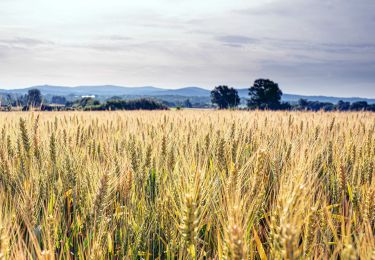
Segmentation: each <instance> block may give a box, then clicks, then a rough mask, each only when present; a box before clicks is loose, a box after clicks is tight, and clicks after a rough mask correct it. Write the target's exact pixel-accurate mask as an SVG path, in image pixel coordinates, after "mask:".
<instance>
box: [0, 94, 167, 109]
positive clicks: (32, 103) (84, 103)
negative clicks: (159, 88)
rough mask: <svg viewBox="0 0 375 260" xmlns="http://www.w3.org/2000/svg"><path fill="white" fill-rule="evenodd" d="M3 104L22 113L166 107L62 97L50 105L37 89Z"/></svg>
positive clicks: (135, 101)
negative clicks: (31, 111) (17, 108)
mask: <svg viewBox="0 0 375 260" xmlns="http://www.w3.org/2000/svg"><path fill="white" fill-rule="evenodd" d="M4 100H5V103H6V104H2V107H3V108H5V110H8V111H10V110H12V107H19V108H22V111H28V110H31V109H37V110H42V111H55V110H57V111H63V110H93V111H100V110H139V109H142V110H165V109H168V106H166V105H165V104H163V103H161V102H159V101H157V100H154V99H150V98H137V99H129V100H123V99H117V98H113V99H109V100H107V101H105V102H103V103H101V102H100V101H99V100H96V99H94V98H92V97H82V98H80V99H76V100H74V101H67V100H66V98H65V97H63V96H53V97H52V99H51V101H52V104H49V103H48V102H46V101H45V100H44V98H43V95H42V93H41V92H40V90H39V89H30V90H29V91H28V93H27V94H25V95H21V96H17V97H16V98H14V97H12V96H11V95H6V96H5V99H4Z"/></svg>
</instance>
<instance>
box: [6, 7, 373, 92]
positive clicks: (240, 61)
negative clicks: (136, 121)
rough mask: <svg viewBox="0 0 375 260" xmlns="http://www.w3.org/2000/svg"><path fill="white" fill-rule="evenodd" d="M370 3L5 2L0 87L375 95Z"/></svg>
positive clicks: (371, 9) (371, 10) (371, 8)
mask: <svg viewBox="0 0 375 260" xmlns="http://www.w3.org/2000/svg"><path fill="white" fill-rule="evenodd" d="M374 28H375V1H374V0H304V1H303V0H257V1H255V0H252V1H250V0H230V1H229V0H226V1H221V0H153V1H151V0H137V1H129V0H106V1H104V0H102V1H99V0H65V1H61V0H60V1H56V0H0V88H15V87H25V86H32V85H38V84H51V85H69V86H76V85H92V84H95V85H99V84H117V85H122V86H144V85H153V86H158V87H167V88H177V87H184V86H201V87H205V88H213V87H214V86H215V85H218V84H228V85H231V86H236V87H248V86H250V85H251V84H252V82H253V81H254V80H255V79H256V78H260V77H267V78H271V79H272V80H274V81H276V82H278V83H279V85H280V87H281V88H282V89H283V91H284V92H287V93H297V94H309V95H312V94H314V95H317V94H321V95H334V96H362V97H375V34H374Z"/></svg>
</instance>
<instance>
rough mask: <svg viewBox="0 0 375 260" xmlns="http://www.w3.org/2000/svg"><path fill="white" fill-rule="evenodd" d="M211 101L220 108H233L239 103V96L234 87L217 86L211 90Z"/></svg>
mask: <svg viewBox="0 0 375 260" xmlns="http://www.w3.org/2000/svg"><path fill="white" fill-rule="evenodd" d="M211 102H212V103H213V104H217V105H218V107H219V108H220V109H226V108H233V107H236V106H238V105H239V104H240V97H239V96H238V92H237V90H235V89H234V88H229V87H228V86H217V87H215V88H214V89H213V90H212V91H211Z"/></svg>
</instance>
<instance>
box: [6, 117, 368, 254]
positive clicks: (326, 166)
mask: <svg viewBox="0 0 375 260" xmlns="http://www.w3.org/2000/svg"><path fill="white" fill-rule="evenodd" d="M0 119H1V120H0V131H1V134H0V147H1V149H0V258H4V259H9V258H11V259H30V258H41V259H55V258H56V259H69V258H93V259H101V258H133V259H140V258H144V259H156V258H159V259H176V258H179V259H185V258H188V259H202V258H208V259H211V258H216V259H302V258H341V259H358V258H360V259H374V258H375V249H374V248H375V239H374V233H375V228H374V225H375V178H374V173H375V114H373V113H365V112H361V113H320V112H319V113H308V112H256V111H254V112H246V111H196V110H186V111H158V112H155V111H153V112H143V111H133V112H67V113H54V112H51V113H38V112H30V113H26V112H25V113H20V112H14V113H1V114H0Z"/></svg>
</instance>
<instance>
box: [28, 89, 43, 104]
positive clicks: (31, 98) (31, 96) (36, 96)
mask: <svg viewBox="0 0 375 260" xmlns="http://www.w3.org/2000/svg"><path fill="white" fill-rule="evenodd" d="M42 100H43V97H42V93H41V92H40V90H39V89H30V90H29V91H28V93H27V104H28V105H29V106H32V107H39V106H40V105H41V104H42Z"/></svg>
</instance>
